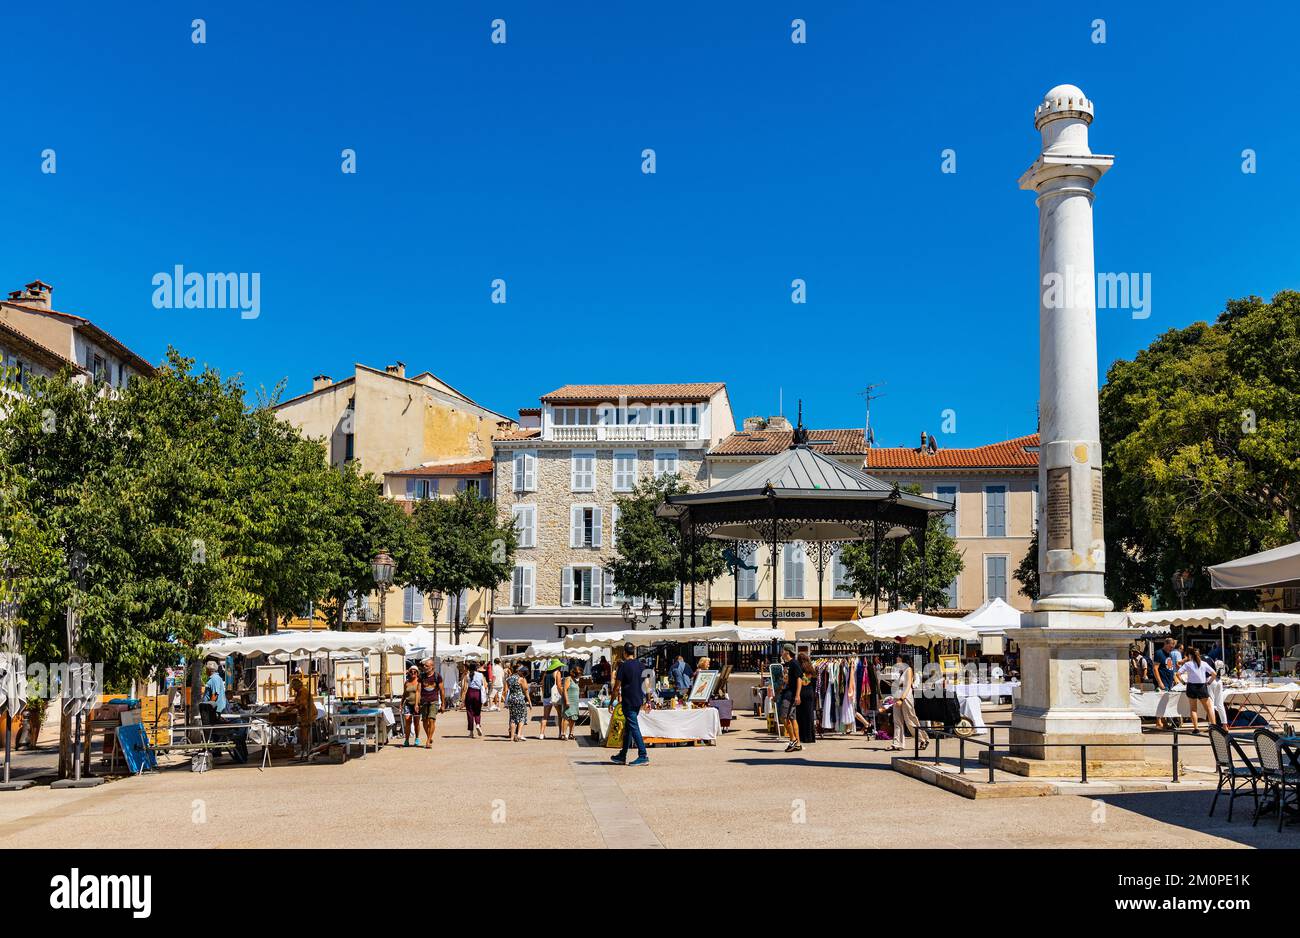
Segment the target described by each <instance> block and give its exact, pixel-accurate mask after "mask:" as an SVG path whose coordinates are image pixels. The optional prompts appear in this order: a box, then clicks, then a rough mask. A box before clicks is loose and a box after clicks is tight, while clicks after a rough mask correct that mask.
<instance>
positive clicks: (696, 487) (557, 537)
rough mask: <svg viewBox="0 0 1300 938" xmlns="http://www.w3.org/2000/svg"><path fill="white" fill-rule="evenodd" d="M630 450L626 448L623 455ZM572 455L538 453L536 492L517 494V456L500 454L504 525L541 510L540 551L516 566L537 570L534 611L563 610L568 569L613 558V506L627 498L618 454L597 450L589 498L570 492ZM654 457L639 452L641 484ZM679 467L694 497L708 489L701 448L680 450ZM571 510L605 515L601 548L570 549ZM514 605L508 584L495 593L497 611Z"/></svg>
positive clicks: (518, 557)
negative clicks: (515, 515)
mask: <svg viewBox="0 0 1300 938" xmlns="http://www.w3.org/2000/svg"><path fill="white" fill-rule="evenodd" d="M520 448H521V449H526V448H527V447H520ZM657 448H658V449H667V448H669V447H662V446H661V447H657ZM587 449H588V450H590V449H591V448H590V447H588V448H587ZM626 450H627V448H626V447H624V448H620V450H619V451H620V452H624V451H626ZM572 452H573V451H572V450H568V449H545V448H540V447H539V448H538V449H537V450H536V453H537V491H535V492H515V491H514V451H513V449H511V448H506V447H504V446H500V445H498V448H497V454H496V481H495V489H496V495H497V511H498V512H499V515H500V517H501V519H502V520H503V521H506V522H508V521H509V520H510V518H511V508H512V507H513V506H514V505H536V506H537V546H536V547H531V548H528V547H524V548H520V549H519V550H518V551H517V552H516V553H515V563H516V564H532V565H533V567H534V569H535V583H534V605H535V606H546V607H556V608H558V607H560V602H561V599H562V594H561V583H560V577H561V572H562V571H563V569H564V567H566V566H570V565H581V564H594V565H596V566H603V565H604V562H605V560H606V559H607V558H609V557H612V556H613V555H614V534H613V529H612V528H613V509H614V503H615V501H616V500H617V499H618V498H620V497H622V496H624V495H626V494H627V493H625V492H615V491H614V459H613V455H614V449H613V448H606V449H596V450H595V453H596V478H595V489H594V491H590V492H574V491H571V490H570V486H571V483H570V468H571V457H572ZM654 454H655V448H653V447H652V448H649V449H639V450H637V466H636V469H637V479H638V482H639V481H640V480H642V479H646V478H649V477H650V476H651V475H652V474H653V472H654ZM677 467H678V473H679V474H680V475H681V477H682V479H683V480H684V481H685V482H686V484H687V485H688V486H689V487H690V488H691V490H692V491H703V490H704V489H706V488H707V487H708V481H707V476H706V470H705V464H704V450H703V449H702V448H701V449H679V450H678V451H677ZM573 505H594V506H597V507H599V508H602V509H604V514H603V519H602V521H603V523H602V526H601V546H600V547H599V548H593V547H577V548H575V547H570V546H569V510H570V508H571V507H572V506H573ZM510 602H511V597H510V586H509V584H508V583H507V584H505V585H504V586H503V587H502V589H500V590H498V592H497V606H498V608H505V607H507V606H509V604H510Z"/></svg>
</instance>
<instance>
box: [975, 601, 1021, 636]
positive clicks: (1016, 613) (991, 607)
mask: <svg viewBox="0 0 1300 938" xmlns="http://www.w3.org/2000/svg"><path fill="white" fill-rule="evenodd" d="M960 621H961V624H962V625H966V626H970V627H971V628H972V629H974V630H975V631H976V632H978V633H979V634H980V635H1005V634H1006V631H1007V629H1018V628H1020V610H1019V609H1017V608H1016V607H1015V606H1012V605H1011V604H1010V603H1008V602H1006V601H1005V600H1003V599H1001V598H998V597H994V598H993V599H990V600H989V601H988V602H986V603H984V605H982V606H980V607H979V608H978V609H976V610H975V611H974V612H971V613H968V614H967V615H964V616H962V618H961V620H960Z"/></svg>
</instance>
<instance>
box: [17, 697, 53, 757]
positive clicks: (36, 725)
mask: <svg viewBox="0 0 1300 938" xmlns="http://www.w3.org/2000/svg"><path fill="white" fill-rule="evenodd" d="M48 706H49V701H48V700H46V699H45V698H44V697H42V696H40V695H39V694H38V695H36V696H33V697H29V698H28V700H27V708H26V709H25V710H24V711H23V722H24V723H25V724H26V726H27V748H28V749H35V748H36V744H37V742H39V740H40V736H41V724H42V723H44V722H45V710H46V708H47V707H48Z"/></svg>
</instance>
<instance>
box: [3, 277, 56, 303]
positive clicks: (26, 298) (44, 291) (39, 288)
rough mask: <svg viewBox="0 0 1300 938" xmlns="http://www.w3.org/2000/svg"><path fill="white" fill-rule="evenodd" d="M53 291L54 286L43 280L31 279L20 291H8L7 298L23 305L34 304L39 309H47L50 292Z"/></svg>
mask: <svg viewBox="0 0 1300 938" xmlns="http://www.w3.org/2000/svg"><path fill="white" fill-rule="evenodd" d="M53 292H54V287H52V286H50V285H49V284H48V283H46V282H45V281H44V280H33V281H32V282H31V283H29V284H27V285H26V286H25V287H24V288H23V289H22V290H21V291H19V290H14V291H13V292H12V293H10V294H9V300H10V301H11V302H14V303H21V304H23V305H24V306H35V307H37V308H39V309H49V308H50V294H51V293H53Z"/></svg>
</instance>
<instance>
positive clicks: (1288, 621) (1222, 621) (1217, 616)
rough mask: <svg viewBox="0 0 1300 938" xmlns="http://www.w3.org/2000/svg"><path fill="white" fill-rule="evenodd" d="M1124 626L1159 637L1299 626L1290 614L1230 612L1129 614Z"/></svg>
mask: <svg viewBox="0 0 1300 938" xmlns="http://www.w3.org/2000/svg"><path fill="white" fill-rule="evenodd" d="M1128 624H1129V625H1130V626H1131V627H1132V628H1140V629H1143V630H1145V631H1146V632H1149V633H1153V634H1156V635H1162V634H1164V633H1165V632H1168V631H1169V630H1170V629H1174V628H1189V629H1246V628H1252V627H1254V628H1259V627H1261V626H1265V625H1270V626H1272V625H1300V615H1297V614H1296V613H1293V612H1240V611H1237V610H1231V609H1162V610H1160V611H1158V612H1130V613H1129V614H1128Z"/></svg>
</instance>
